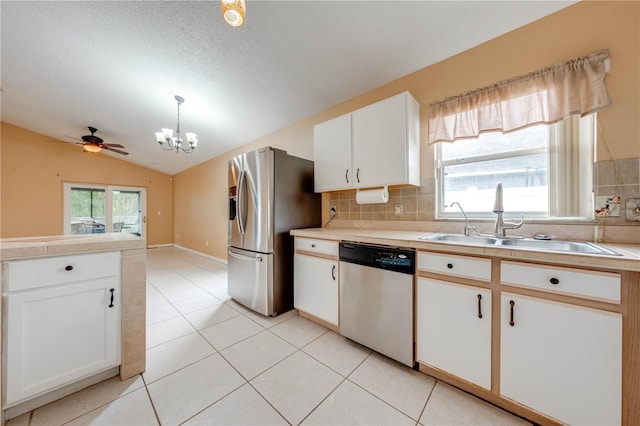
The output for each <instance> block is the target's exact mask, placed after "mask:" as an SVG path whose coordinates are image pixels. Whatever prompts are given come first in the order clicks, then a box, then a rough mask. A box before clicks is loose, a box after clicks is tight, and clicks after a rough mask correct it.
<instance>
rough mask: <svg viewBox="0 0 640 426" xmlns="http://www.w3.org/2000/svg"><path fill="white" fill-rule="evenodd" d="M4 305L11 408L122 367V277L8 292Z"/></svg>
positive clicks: (7, 399)
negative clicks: (108, 370)
mask: <svg viewBox="0 0 640 426" xmlns="http://www.w3.org/2000/svg"><path fill="white" fill-rule="evenodd" d="M111 289H114V291H113V303H112V302H111V294H112V292H111V291H110V290H111ZM6 302H7V304H6V308H7V309H6V311H7V312H6V314H7V318H6V324H7V332H6V341H5V343H6V345H5V348H6V361H7V366H8V368H7V370H6V372H7V378H6V380H7V387H6V389H7V390H6V404H7V405H12V404H14V403H18V402H21V401H23V400H26V399H28V398H29V397H32V396H36V395H38V394H40V393H43V392H45V391H50V390H53V389H55V388H57V387H59V386H63V385H66V384H68V383H71V382H73V381H75V380H77V379H81V378H84V377H88V376H90V375H92V374H94V373H97V372H100V371H101V370H105V369H107V368H111V367H115V366H117V365H119V364H120V281H119V278H118V277H109V278H100V279H96V280H92V281H83V282H78V283H73V284H67V285H60V286H56V287H49V288H46V289H40V290H33V291H25V292H20V293H15V294H9V295H8V296H6ZM110 305H113V306H112V307H110Z"/></svg>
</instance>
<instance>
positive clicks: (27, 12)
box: [0, 0, 573, 174]
mask: <svg viewBox="0 0 640 426" xmlns="http://www.w3.org/2000/svg"><path fill="white" fill-rule="evenodd" d="M572 3H573V2H564V1H501V2H486V1H409V2H399V1H251V0H249V1H248V2H247V17H246V21H245V24H244V25H243V26H242V27H239V28H232V27H230V26H229V25H227V24H225V23H224V21H223V20H222V17H221V13H220V6H219V2H217V1H179V2H176V1H157V2H156V1H144V2H143V1H125V2H119V1H69V2H63V1H43V2H38V1H33V2H27V1H7V0H3V1H1V2H0V14H1V25H2V27H1V37H2V38H1V43H2V50H1V61H2V62H1V71H2V74H1V85H2V95H1V96H2V98H1V102H2V105H1V106H2V120H3V121H5V122H8V123H11V124H14V125H17V126H20V127H24V128H27V129H30V130H33V131H36V132H39V133H42V134H45V135H47V136H50V137H52V138H57V139H61V140H64V141H70V142H72V141H73V140H72V139H71V138H70V136H73V137H80V136H82V135H85V134H88V131H87V129H86V127H87V126H89V125H91V126H94V127H97V128H98V130H99V132H98V133H97V135H98V136H100V137H102V138H103V139H104V140H105V142H107V143H120V144H122V145H124V146H125V147H126V150H127V151H128V152H129V153H130V155H129V156H128V157H120V158H123V159H125V160H127V161H131V162H134V163H137V164H140V165H143V166H145V167H149V168H152V169H156V170H159V171H162V172H165V173H168V174H176V173H178V172H180V171H182V170H184V169H186V168H189V167H191V166H194V165H196V164H198V163H201V162H203V161H205V160H208V159H210V158H213V157H215V156H217V155H220V154H222V153H224V152H227V151H229V150H231V149H233V148H235V147H238V146H240V145H243V144H246V143H248V142H251V141H253V140H255V139H257V138H259V137H262V136H265V135H267V134H269V133H272V132H274V131H276V130H278V129H280V128H283V127H286V126H288V125H290V124H292V123H295V122H296V121H299V120H301V119H303V118H306V117H309V116H311V115H314V114H316V113H319V112H321V111H323V110H325V109H327V108H329V107H331V106H334V105H336V104H339V103H341V102H344V101H346V100H348V99H351V98H353V97H355V96H358V95H360V94H362V93H365V92H367V91H369V90H372V89H374V88H376V87H379V86H381V85H383V84H385V83H387V82H389V81H391V80H394V79H397V78H399V77H402V76H404V75H407V74H409V73H412V72H414V71H417V70H419V69H421V68H424V67H426V66H428V65H431V64H433V63H435V62H438V61H441V60H443V59H445V58H447V57H450V56H452V55H455V54H457V53H459V52H462V51H464V50H466V49H469V48H471V47H473V46H476V45H478V44H480V43H483V42H485V41H487V40H490V39H492V38H495V37H497V36H499V35H501V34H503V33H506V32H508V31H511V30H513V29H515V28H517V27H520V26H522V25H525V24H527V23H529V22H532V21H534V20H537V19H539V18H541V17H543V16H545V15H548V14H550V13H553V12H555V11H557V10H559V9H562V8H564V7H566V6H568V5H570V4H572ZM176 94H178V95H181V96H182V97H184V98H185V100H186V101H185V103H184V104H183V105H182V107H181V130H182V131H183V132H185V131H191V132H195V133H197V134H198V139H199V140H200V145H199V147H198V149H197V150H196V151H195V152H194V153H193V154H191V155H186V154H183V153H180V154H178V155H176V154H175V153H170V152H165V151H162V150H161V149H160V148H159V147H158V146H157V143H156V142H155V138H154V132H155V131H157V130H159V129H160V128H161V127H170V128H173V129H175V124H176V123H175V121H176V102H175V100H174V95H176ZM78 149H81V148H80V147H78ZM108 155H115V156H117V154H108Z"/></svg>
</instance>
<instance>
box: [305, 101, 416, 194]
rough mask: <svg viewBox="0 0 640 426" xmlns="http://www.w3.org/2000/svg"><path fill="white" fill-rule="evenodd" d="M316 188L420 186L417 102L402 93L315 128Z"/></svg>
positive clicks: (320, 189)
mask: <svg viewBox="0 0 640 426" xmlns="http://www.w3.org/2000/svg"><path fill="white" fill-rule="evenodd" d="M314 161H315V190H316V192H323V191H335V190H343V189H353V188H372V187H380V186H385V185H406V184H409V185H416V186H418V185H420V105H419V104H418V102H417V101H416V100H415V99H414V98H413V97H412V96H411V94H410V93H409V92H403V93H400V94H398V95H396V96H392V97H390V98H388V99H384V100H382V101H380V102H376V103H375V104H372V105H369V106H366V107H364V108H361V109H359V110H356V111H354V112H352V113H350V114H346V115H343V116H340V117H337V118H335V119H333V120H330V121H327V122H324V123H321V124H318V125H317V126H315V128H314Z"/></svg>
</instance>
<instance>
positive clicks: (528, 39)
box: [174, 1, 640, 258]
mask: <svg viewBox="0 0 640 426" xmlns="http://www.w3.org/2000/svg"><path fill="white" fill-rule="evenodd" d="M639 21H640V3H639V2H636V1H634V2H610V1H605V2H591V1H589V2H581V3H578V4H576V5H573V6H570V7H568V8H566V9H564V10H562V11H560V12H558V13H555V14H553V15H550V16H548V17H546V18H543V19H541V20H539V21H537V22H534V23H532V24H529V25H527V26H525V27H522V28H520V29H517V30H515V31H513V32H511V33H508V34H505V35H504V36H501V37H498V38H496V39H494V40H491V41H489V42H487V43H484V44H482V45H480V46H478V47H475V48H473V49H470V50H468V51H465V52H463V53H460V54H459V55H456V56H454V57H452V58H449V59H447V60H445V61H442V62H440V63H437V64H435V65H432V66H430V67H427V68H424V69H422V70H419V71H417V72H415V73H413V74H410V75H408V76H405V77H403V78H401V79H399V80H396V81H393V82H390V83H389V84H387V85H385V86H382V87H380V88H378V89H375V90H373V91H371V92H369V93H366V94H364V95H362V96H359V97H356V98H354V99H351V100H349V101H347V102H345V103H343V104H340V105H336V106H334V107H332V108H330V109H328V110H326V111H324V112H322V113H320V114H317V115H315V116H313V117H310V118H308V119H306V120H303V121H301V122H298V123H295V124H294V125H293V126H290V127H287V128H285V129H282V130H280V131H278V132H276V133H274V134H272V135H269V136H266V137H264V138H261V139H259V140H257V141H255V142H252V143H251V144H248V145H246V146H243V147H242V148H241V149H238V150H235V151H232V152H229V153H227V154H224V155H222V156H220V157H217V158H214V159H212V160H210V161H207V162H205V163H202V164H200V165H198V166H196V167H193V168H191V169H189V170H186V171H184V172H182V173H180V174H179V175H177V176H175V180H174V191H175V194H176V195H175V198H176V203H175V219H176V221H175V233H176V234H178V235H179V236H180V238H179V239H177V240H176V243H177V244H180V245H182V246H184V247H188V248H192V249H194V250H197V251H200V252H203V253H207V254H210V255H213V256H216V257H219V258H226V247H225V246H226V241H227V161H228V160H229V159H230V158H231V157H232V156H234V155H236V154H238V153H241V152H245V151H249V150H251V149H253V148H259V147H262V146H268V145H271V146H274V147H277V148H281V149H284V150H287V151H288V152H289V153H290V154H293V155H297V156H301V157H304V158H309V159H312V158H313V126H314V125H315V124H317V123H320V122H322V121H325V120H327V119H330V118H333V117H336V116H338V115H341V114H345V113H348V112H349V111H352V110H354V109H357V108H360V107H362V106H365V105H368V104H370V103H373V102H376V101H378V100H381V99H384V98H387V97H389V96H392V95H394V94H396V93H400V92H402V91H405V90H409V91H410V92H411V93H412V94H413V96H414V97H415V98H416V99H417V100H418V102H419V103H420V105H421V126H422V131H421V135H422V141H423V142H422V173H423V177H433V175H434V169H433V148H431V147H427V146H426V142H425V141H426V136H425V135H426V130H427V106H428V105H429V103H430V102H432V101H435V100H439V99H442V98H445V97H448V96H453V95H456V94H459V93H461V92H464V91H467V90H471V89H475V88H479V87H482V86H486V85H488V84H491V83H494V82H497V81H499V80H502V79H505V78H509V77H514V76H517V75H522V74H526V73H528V72H531V71H533V70H536V69H538V68H542V67H546V66H550V65H553V64H554V63H556V62H560V61H566V60H569V59H571V58H574V57H577V56H583V55H587V54H589V53H591V52H593V51H595V50H598V49H602V48H609V49H610V50H611V60H612V72H611V74H610V75H608V76H607V86H608V89H609V95H610V97H611V99H612V104H613V106H612V108H610V109H609V110H606V111H603V112H601V113H600V114H599V120H600V123H601V124H602V129H603V131H604V135H605V137H606V138H607V140H608V142H609V144H610V146H611V149H612V151H613V153H614V155H615V157H616V158H618V159H623V158H635V157H640V126H639V117H640V106H639V102H640V78H639V76H640V59H639V55H640V30H639ZM488 25H490V23H488ZM428 48H429V45H428V44H426V45H425V49H428ZM597 158H598V160H607V159H611V158H612V156H611V154H610V152H609V151H608V149H607V148H606V145H605V144H603V143H601V142H599V143H598V148H597ZM327 201H328V200H327V197H326V195H325V197H324V198H323V215H324V216H325V217H326V215H327V212H325V211H324V210H327ZM205 241H209V246H206V245H205Z"/></svg>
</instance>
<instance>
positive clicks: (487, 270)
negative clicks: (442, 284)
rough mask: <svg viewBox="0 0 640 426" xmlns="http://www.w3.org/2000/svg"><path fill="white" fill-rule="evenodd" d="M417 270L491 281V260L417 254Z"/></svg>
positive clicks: (424, 253)
mask: <svg viewBox="0 0 640 426" xmlns="http://www.w3.org/2000/svg"><path fill="white" fill-rule="evenodd" d="M418 270H420V271H425V272H435V273H437V274H445V275H452V276H456V277H464V278H471V279H474V280H481V281H491V260H490V259H482V258H478V257H469V256H456V255H453V254H435V253H427V252H419V253H418Z"/></svg>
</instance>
